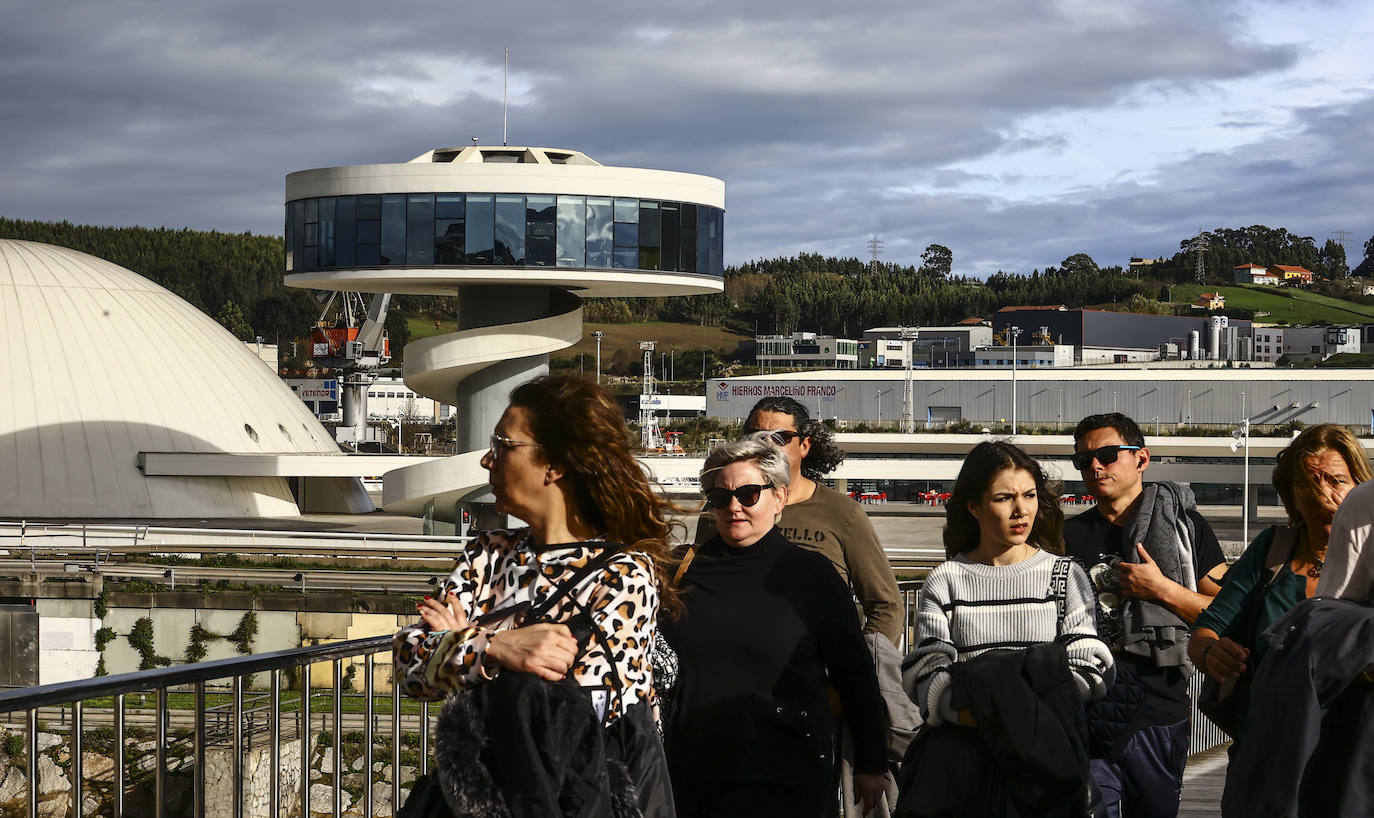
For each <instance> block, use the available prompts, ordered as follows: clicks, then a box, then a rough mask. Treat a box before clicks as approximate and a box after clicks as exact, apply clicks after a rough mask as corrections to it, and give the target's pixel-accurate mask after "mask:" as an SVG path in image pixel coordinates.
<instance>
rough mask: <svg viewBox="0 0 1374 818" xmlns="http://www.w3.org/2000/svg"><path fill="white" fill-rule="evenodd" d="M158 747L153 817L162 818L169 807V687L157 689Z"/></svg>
mask: <svg viewBox="0 0 1374 818" xmlns="http://www.w3.org/2000/svg"><path fill="white" fill-rule="evenodd" d="M156 717H157V748H156V749H154V750H153V753H154V756H155V762H156V765H157V766H156V768H155V772H154V774H153V818H162V816H164V815H166V814H167V812H166V809H167V804H166V800H167V688H166V687H159V688H158V689H157V713H156Z"/></svg>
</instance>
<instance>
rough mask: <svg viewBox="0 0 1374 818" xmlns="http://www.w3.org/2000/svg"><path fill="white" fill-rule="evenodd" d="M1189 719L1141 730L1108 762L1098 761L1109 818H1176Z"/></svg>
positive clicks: (1100, 786) (1096, 775)
mask: <svg viewBox="0 0 1374 818" xmlns="http://www.w3.org/2000/svg"><path fill="white" fill-rule="evenodd" d="M1190 741H1191V730H1190V729H1189V723H1188V719H1184V720H1183V721H1181V722H1179V723H1177V724H1167V725H1163V726H1155V727H1143V728H1141V729H1140V730H1139V731H1138V732H1136V733H1135V734H1134V735H1132V736H1131V737H1130V738H1129V739H1128V740H1127V741H1126V744H1125V745H1124V746H1122V747H1121V748H1119V749H1118V750H1116V751H1115V752H1114V753H1113V754H1112V758H1110V759H1102V758H1094V759H1093V760H1092V761H1091V763H1090V766H1091V767H1092V773H1093V779H1094V780H1095V781H1097V787H1098V789H1100V790H1101V791H1102V800H1103V803H1104V804H1105V806H1106V807H1107V815H1108V816H1109V817H1110V818H1175V816H1177V815H1178V802H1179V797H1180V796H1181V795H1182V793H1183V767H1184V765H1185V764H1187V762H1188V744H1189V742H1190Z"/></svg>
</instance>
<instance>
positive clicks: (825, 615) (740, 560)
mask: <svg viewBox="0 0 1374 818" xmlns="http://www.w3.org/2000/svg"><path fill="white" fill-rule="evenodd" d="M789 474H790V467H789V464H788V462H787V455H786V454H785V453H784V452H783V450H782V449H780V448H779V447H778V446H777V445H776V444H775V443H773V442H772V440H771V439H770V436H769V435H768V434H767V433H761V434H755V435H751V436H749V437H747V438H745V439H743V440H738V441H735V442H732V443H726V444H724V445H722V446H720V447H718V448H717V449H716V450H715V451H713V452H712V453H711V455H710V456H709V457H707V459H706V463H705V465H704V467H703V468H702V471H701V487H702V489H703V491H704V493H705V495H706V503H707V505H708V506H709V507H710V508H711V510H712V512H713V514H714V515H715V518H716V530H717V534H716V536H715V537H713V538H712V539H710V540H709V541H708V542H706V543H704V544H702V545H701V546H698V547H694V548H693V549H692V551H690V552H689V553H688V556H687V557H686V558H685V559H684V561H683V564H684V567H685V570H684V571H681V572H680V573H679V576H680V578H679V589H680V590H681V592H682V603H683V612H682V615H681V616H680V617H679V618H678V619H677V620H675V621H665V622H663V623H661V624H660V627H661V628H662V629H663V630H664V633H665V635H666V636H667V639H668V642H669V643H670V644H672V646H673V647H674V648H675V649H676V651H677V655H678V671H679V675H678V680H677V686H676V687H675V688H674V691H673V706H672V709H671V711H670V713H669V719H668V724H667V729H666V730H665V749H666V750H667V755H668V767H669V770H670V772H671V773H672V780H673V794H674V800H675V801H676V803H677V811H678V815H679V816H683V818H693V817H694V816H717V815H750V816H817V818H819V816H822V815H833V814H834V813H835V809H834V807H835V804H834V800H835V792H836V787H835V779H834V758H835V748H834V747H833V746H832V743H833V742H832V738H831V737H832V735H833V734H834V724H833V723H832V718H831V714H830V704H829V699H828V694H827V691H826V685H827V681H828V682H829V684H830V685H833V686H834V688H835V690H836V691H837V692H838V693H839V696H840V699H841V701H842V702H843V704H844V714H845V719H846V720H847V721H848V723H849V727H850V730H851V731H852V732H853V735H854V738H855V745H856V748H857V753H856V755H857V758H856V762H855V765H854V769H855V773H854V792H855V796H856V798H857V799H859V800H861V801H862V802H863V806H864V809H865V811H867V810H868V809H871V808H872V807H873V806H874V805H875V804H876V803H877V801H878V798H879V796H880V795H881V794H882V792H883V789H884V776H885V773H886V771H887V762H886V756H885V747H884V740H885V738H884V737H885V731H886V725H885V722H884V714H883V710H882V700H881V698H880V694H879V691H878V680H877V676H876V675H875V673H874V669H873V662H872V660H871V659H870V658H869V653H868V648H867V646H866V645H865V644H864V640H863V636H862V634H861V633H860V630H859V620H858V616H857V614H856V613H855V610H854V604H853V598H852V596H851V595H850V593H849V589H848V588H847V587H846V586H845V584H844V583H843V582H842V581H841V580H840V578H839V577H838V576H837V575H836V574H835V571H834V570H833V569H831V568H830V567H829V565H830V564H829V562H828V561H827V560H826V559H825V557H822V556H821V555H819V554H816V553H813V552H810V551H806V550H804V549H802V548H798V547H797V546H795V545H793V544H792V543H790V542H788V541H787V540H786V539H784V538H783V536H782V534H780V533H779V532H778V530H777V528H776V526H775V524H776V522H777V520H778V517H779V516H780V515H781V513H782V509H783V507H784V506H786V504H787V492H788V483H789V482H790V478H789Z"/></svg>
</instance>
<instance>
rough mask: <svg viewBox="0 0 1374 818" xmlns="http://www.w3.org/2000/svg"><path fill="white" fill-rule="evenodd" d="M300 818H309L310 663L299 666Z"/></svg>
mask: <svg viewBox="0 0 1374 818" xmlns="http://www.w3.org/2000/svg"><path fill="white" fill-rule="evenodd" d="M300 667H301V764H303V765H305V766H304V769H302V770H301V818H310V766H311V765H310V663H309V662H306V663H305V664H303V665H301V666H300Z"/></svg>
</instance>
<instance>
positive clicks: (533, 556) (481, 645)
mask: <svg viewBox="0 0 1374 818" xmlns="http://www.w3.org/2000/svg"><path fill="white" fill-rule="evenodd" d="M628 440H629V435H628V434H627V433H626V429H625V422H624V420H623V418H622V415H621V411H620V407H619V406H618V405H617V404H616V402H615V401H614V399H613V398H611V396H610V395H609V394H608V393H607V392H605V391H604V390H603V389H601V388H600V387H599V386H596V385H595V384H593V383H590V382H588V381H585V380H581V379H578V378H566V377H547V376H545V377H540V378H536V379H535V380H533V381H531V382H529V383H526V384H524V385H522V386H519V387H517V388H516V389H515V390H514V391H513V392H512V393H511V402H510V406H509V407H508V408H507V409H506V411H505V413H504V414H503V415H502V416H501V420H500V422H499V423H498V424H497V426H496V430H495V434H493V435H492V437H491V450H490V451H488V452H487V453H486V455H485V456H484V457H483V458H482V466H483V467H484V468H485V469H487V471H488V472H489V473H490V478H489V479H490V483H491V490H492V494H493V495H495V498H496V510H497V511H499V512H502V513H504V514H509V515H511V516H513V517H516V518H519V519H520V520H523V521H524V522H526V523H527V524H528V528H522V529H517V530H513V531H485V532H481V533H479V534H478V535H477V536H476V537H475V538H474V539H473V540H472V541H471V542H470V543H469V544H468V545H467V546H466V547H465V548H464V550H463V553H462V554H461V555H460V556H459V559H458V564H457V567H456V568H455V569H454V571H453V573H452V574H451V575H450V576H449V578H448V580H447V581H446V582H445V583H444V584H443V585H442V586H441V587H440V589H439V592H438V595H437V596H436V597H434V598H429V597H426V598H425V600H424V601H423V602H421V603H420V604H419V605H417V608H418V610H419V614H420V620H421V621H420V622H419V623H417V624H415V625H411V626H409V627H407V628H404V629H402V630H401V631H400V632H399V633H398V634H397V635H396V637H395V639H394V641H393V646H394V661H395V668H396V678H397V683H398V684H400V685H401V687H402V689H403V690H404V691H405V692H406V693H408V694H409V695H411V696H414V697H416V698H421V699H427V700H435V699H441V698H444V697H445V696H447V695H448V694H450V693H454V692H458V691H463V690H475V689H477V688H479V687H482V686H487V685H492V684H493V682H494V680H496V679H498V678H500V677H501V675H502V674H514V675H513V676H511V678H510V679H507V680H505V681H506V682H508V683H509V684H506V685H502V686H498V687H497V688H493V690H502V691H504V690H508V689H511V688H512V687H513V686H519V687H521V689H529V688H530V686H531V685H534V686H537V685H538V684H541V683H540V682H539V681H538V680H543V681H544V682H547V683H552V684H553V685H554V687H557V688H558V691H555V692H559V691H561V692H559V695H563V694H566V693H567V688H566V686H565V685H566V682H565V681H564V680H571V681H572V682H574V683H575V684H576V688H575V689H580V690H581V691H582V693H583V694H584V695H585V696H586V698H587V699H589V700H590V703H591V708H590V709H588V710H587V712H588V713H589V714H591V713H592V712H593V711H594V713H595V715H594V716H592V715H589V716H588V717H589V718H592V719H593V720H595V719H597V718H599V720H600V722H601V724H602V725H605V726H608V727H609V726H611V725H614V724H616V723H618V722H634V724H635V725H642V724H648V725H649V729H648V731H647V732H649V733H653V729H652V725H653V723H654V717H653V716H651V715H650V713H651V712H652V709H653V704H654V701H653V700H654V693H653V674H652V670H651V665H650V660H649V652H650V649H651V646H652V645H653V642H654V636H655V629H656V627H657V620H658V614H659V610H660V608H663V609H664V610H665V611H667V612H669V613H670V614H672V613H673V612H675V611H677V610H678V608H679V603H678V599H677V595H676V592H675V591H674V590H673V588H672V587H671V584H670V583H666V582H664V581H663V577H664V571H665V570H670V569H669V568H665V566H666V565H667V564H668V546H667V537H668V533H669V532H668V522H667V512H668V511H670V507H669V506H668V504H667V502H666V501H665V500H664V499H662V497H661V496H660V495H659V494H657V493H656V492H655V491H654V490H653V489H652V488H651V486H650V484H649V482H648V479H647V477H646V475H645V472H644V470H643V469H642V468H641V467H640V466H639V464H638V462H637V461H636V460H635V459H634V457H633V455H632V454H631V453H630V449H629V444H628ZM499 695H500V696H501V697H504V698H500V699H499V700H500V701H511V700H518V701H522V702H524V701H536V700H537V701H544V700H545V699H546V698H548V697H544V696H541V695H535V696H533V697H526V698H521V697H519V696H516V697H513V698H511V697H506V694H505V693H501V694H499ZM550 695H552V694H550ZM565 698H566V697H565ZM579 707H585V703H584V704H582V705H579ZM627 716H632V717H633V718H626V717H627ZM532 720H533V721H534V722H539V723H544V721H545V720H543V719H542V718H541V717H540V716H538V715H536V716H535V717H533V719H532ZM488 721H490V716H488ZM621 729H629V728H625V727H624V725H622V727H621ZM634 729H636V730H638V727H635V728H634ZM488 732H491V731H488ZM498 732H500V733H502V734H501V735H498V734H496V733H492V734H491V735H490V736H489V737H488V739H484V740H487V741H488V744H489V745H494V744H496V743H498V742H507V741H510V739H509V737H508V736H507V735H505V734H504V733H505V731H498ZM560 738H561V737H560V736H552V737H547V740H553V741H557V740H559V739H560ZM544 740H546V738H545V737H540V736H534V737H533V738H531V741H533V742H536V743H537V742H541V741H544ZM608 744H609V743H608ZM652 744H653V747H650V748H648V749H649V750H656V751H657V753H658V754H659V757H660V758H661V753H662V750H661V747H660V746H658V742H657V739H656V738H655V739H654V741H653V742H652ZM440 749H441V752H442V741H441V743H440ZM531 749H533V748H530V747H520V748H515V749H513V750H512V752H515V753H517V754H518V755H520V759H521V761H522V762H523V761H525V760H528V758H530V757H535V756H538V755H539V753H537V752H533V753H526V751H527V750H531ZM643 749H644V748H641V750H643ZM609 751H610V750H609V748H608V752H609ZM490 755H491V754H490V753H485V754H484V755H483V759H486V758H488V757H489V756H490ZM638 755H643V752H640V753H638ZM642 763H643V759H626V760H625V766H627V767H629V768H630V772H631V774H632V775H633V774H634V772H635V768H636V766H637V765H640V764H642ZM493 766H495V765H493ZM492 772H493V774H494V777H495V778H496V780H497V784H498V785H499V786H500V787H501V788H502V789H503V790H504V791H505V798H506V800H507V801H508V802H510V803H511V806H512V808H513V809H514V807H515V806H516V805H517V804H520V803H524V804H526V805H527V806H528V803H529V798H530V793H529V791H527V790H534V789H537V788H538V786H539V784H538V783H536V782H503V781H502V780H501V775H500V770H493V771H492ZM544 774H545V777H546V779H548V780H553V779H560V778H561V777H563V776H566V775H567V772H566V770H564V769H550V770H546V771H544ZM440 778H441V779H442V778H443V766H442V765H440ZM663 778H665V779H666V772H665V774H664V776H663ZM512 786H513V787H515V788H516V789H514V790H513V789H511V787H512ZM522 786H523V787H525V789H523V790H522V789H520V787H522ZM556 786H557V782H556V781H555V787H556ZM665 786H666V785H665ZM641 789H642V787H641ZM639 797H640V800H641V801H643V800H644V793H643V792H640V793H639ZM665 797H666V798H667V799H668V800H669V808H671V800H670V799H671V796H665ZM451 803H452V801H451ZM516 811H517V812H520V811H519V810H516ZM646 812H651V810H646ZM520 814H524V813H520ZM529 814H537V810H536V812H532V813H529Z"/></svg>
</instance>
